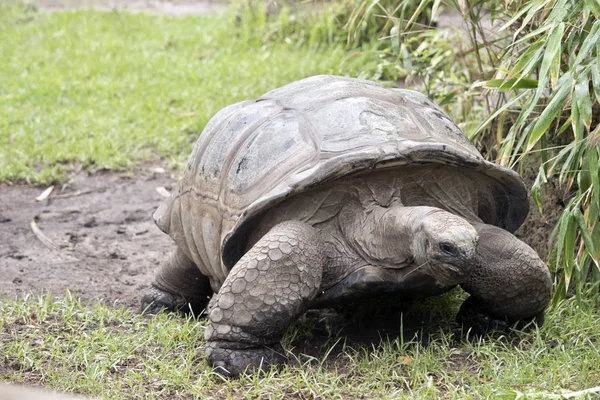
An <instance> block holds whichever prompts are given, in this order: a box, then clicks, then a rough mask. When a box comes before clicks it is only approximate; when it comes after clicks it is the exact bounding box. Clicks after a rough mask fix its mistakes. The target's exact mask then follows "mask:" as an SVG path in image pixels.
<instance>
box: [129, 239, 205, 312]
mask: <svg viewBox="0 0 600 400" xmlns="http://www.w3.org/2000/svg"><path fill="white" fill-rule="evenodd" d="M211 295H212V290H211V288H210V282H209V280H208V278H207V277H205V276H204V275H202V274H201V273H200V270H199V269H198V267H197V266H196V264H194V262H193V261H192V260H190V259H189V257H188V256H186V255H185V254H184V253H183V252H182V251H181V249H179V248H177V249H176V250H175V252H173V254H172V255H171V257H169V259H168V260H167V262H165V263H164V264H163V265H162V267H161V269H160V270H159V271H158V273H157V274H156V278H155V279H154V282H153V283H152V286H151V287H150V288H149V289H148V290H147V291H146V292H145V293H144V296H143V297H142V304H141V309H142V311H143V312H145V313H148V314H157V313H158V312H160V311H161V310H165V311H183V312H188V311H192V312H193V313H194V314H197V315H200V314H202V312H203V311H204V309H205V308H206V305H207V304H208V300H209V299H210V296H211Z"/></svg>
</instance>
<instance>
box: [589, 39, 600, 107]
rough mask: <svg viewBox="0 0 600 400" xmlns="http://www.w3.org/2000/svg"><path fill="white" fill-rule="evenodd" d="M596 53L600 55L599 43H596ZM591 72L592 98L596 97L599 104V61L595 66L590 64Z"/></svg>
mask: <svg viewBox="0 0 600 400" xmlns="http://www.w3.org/2000/svg"><path fill="white" fill-rule="evenodd" d="M598 47H599V48H598V50H597V51H598V53H600V41H598ZM590 71H591V72H592V86H593V88H594V96H595V97H596V102H598V103H600V61H598V62H597V63H596V65H594V64H592V67H591V68H590Z"/></svg>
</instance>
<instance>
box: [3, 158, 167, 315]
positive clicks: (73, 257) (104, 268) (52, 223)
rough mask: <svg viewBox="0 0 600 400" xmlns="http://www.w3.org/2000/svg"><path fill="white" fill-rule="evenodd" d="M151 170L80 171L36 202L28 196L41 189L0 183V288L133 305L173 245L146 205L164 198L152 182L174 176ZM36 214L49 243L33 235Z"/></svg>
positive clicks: (164, 181) (161, 182)
mask: <svg viewBox="0 0 600 400" xmlns="http://www.w3.org/2000/svg"><path fill="white" fill-rule="evenodd" d="M155 170H156V167H152V166H147V167H144V168H141V169H140V170H139V171H137V173H136V175H135V178H126V177H125V178H123V177H121V176H119V175H118V174H115V173H99V174H95V175H94V176H88V175H87V174H86V173H83V172H79V173H77V174H75V175H74V176H73V177H72V179H71V181H70V182H71V183H70V184H69V185H67V187H65V188H64V190H61V188H60V187H57V188H55V189H54V191H53V192H52V194H51V195H50V196H49V198H48V199H46V200H44V201H41V202H39V201H36V199H35V198H36V197H37V196H39V195H40V193H41V192H42V191H43V190H44V189H45V188H40V187H28V186H24V185H15V186H7V185H4V184H0V199H1V200H0V238H1V241H0V271H1V274H2V275H1V279H0V293H1V294H2V295H4V296H9V297H11V298H12V297H15V296H21V295H24V294H26V293H41V292H44V291H52V292H53V293H54V294H55V295H63V294H64V292H65V290H66V289H69V290H70V291H71V292H72V293H74V294H76V295H77V296H80V297H81V298H82V299H84V300H93V301H96V300H105V301H107V302H108V303H109V304H115V305H118V304H124V305H127V306H137V304H138V302H139V293H140V290H141V289H143V288H144V287H146V286H147V285H148V284H149V283H150V282H151V280H152V277H153V275H154V272H155V270H156V268H157V266H158V265H159V263H160V262H161V261H162V260H164V259H165V258H166V257H167V255H168V252H169V251H170V250H171V249H172V246H173V245H172V242H171V239H170V238H169V237H168V236H167V235H165V234H163V233H162V232H161V231H160V230H159V229H158V228H157V227H156V226H155V225H154V222H153V220H152V212H153V211H154V209H156V207H157V206H158V204H159V203H160V202H161V200H162V199H163V198H164V197H163V195H161V194H160V193H159V192H158V191H157V189H156V188H157V187H164V188H166V190H171V189H172V187H173V185H174V184H175V182H176V178H175V177H174V176H173V175H172V174H170V173H165V172H162V170H161V169H158V171H160V172H162V173H160V172H155ZM36 216H39V219H37V221H36V222H35V223H36V226H37V227H38V228H39V230H40V231H41V232H42V234H43V235H45V236H46V237H47V238H48V239H49V240H50V241H51V242H52V243H48V244H44V243H43V241H42V240H40V239H39V238H38V236H36V235H35V234H34V232H33V230H32V228H31V222H32V221H33V220H34V218H35V217H36ZM53 244H54V245H55V246H56V248H53V246H52V245H53Z"/></svg>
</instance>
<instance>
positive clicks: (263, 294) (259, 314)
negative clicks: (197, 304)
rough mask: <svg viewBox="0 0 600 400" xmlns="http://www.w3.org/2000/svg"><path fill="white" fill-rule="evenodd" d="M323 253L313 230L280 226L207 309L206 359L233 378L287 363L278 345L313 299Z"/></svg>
mask: <svg viewBox="0 0 600 400" xmlns="http://www.w3.org/2000/svg"><path fill="white" fill-rule="evenodd" d="M322 254H323V252H322V250H321V244H320V243H319V238H318V232H317V231H316V229H314V228H313V227H312V226H310V225H308V224H305V223H302V222H297V221H289V222H282V223H280V224H278V225H276V226H275V227H273V228H272V229H271V230H270V231H269V232H268V233H267V234H266V235H264V236H263V237H262V238H261V239H260V240H259V241H258V242H257V243H256V244H255V245H254V246H253V247H252V248H251V249H250V250H249V251H248V252H247V253H246V254H245V255H244V256H243V257H242V258H241V259H240V260H239V261H238V262H237V263H236V264H235V266H234V267H233V269H232V270H231V272H230V273H229V275H228V276H227V278H226V279H225V282H224V283H223V286H222V287H221V289H220V290H219V293H218V294H216V295H215V296H214V297H213V299H212V300H211V301H210V304H209V307H208V315H209V322H208V326H207V327H206V332H205V338H206V356H207V359H208V362H209V363H210V364H212V365H213V366H214V367H215V368H216V369H217V371H219V372H220V373H223V374H225V375H229V376H232V377H237V376H238V375H240V374H241V373H243V372H244V371H246V369H249V370H259V369H263V370H264V369H268V368H269V367H270V366H271V365H277V364H280V363H282V362H284V361H285V356H284V355H283V354H282V351H281V345H280V344H279V341H280V339H281V337H282V336H283V334H284V333H285V331H286V330H287V327H288V325H289V324H290V323H291V322H293V321H294V320H295V319H297V318H298V317H299V316H300V315H301V314H302V313H303V312H304V311H305V310H306V308H307V307H308V305H309V303H310V302H311V301H312V300H313V299H314V298H315V296H316V295H317V293H318V290H319V287H320V285H321V278H322V271H323V266H322V263H323V256H322Z"/></svg>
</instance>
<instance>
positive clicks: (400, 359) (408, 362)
mask: <svg viewBox="0 0 600 400" xmlns="http://www.w3.org/2000/svg"><path fill="white" fill-rule="evenodd" d="M397 360H398V362H399V363H400V364H406V365H411V364H412V362H413V359H412V358H410V357H407V356H398V358H397Z"/></svg>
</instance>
